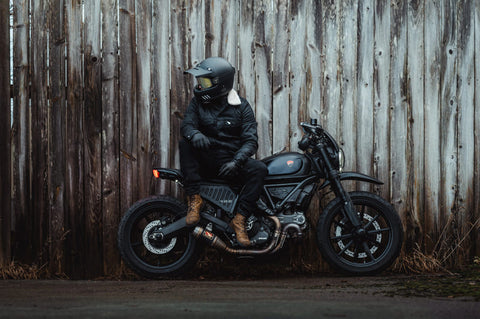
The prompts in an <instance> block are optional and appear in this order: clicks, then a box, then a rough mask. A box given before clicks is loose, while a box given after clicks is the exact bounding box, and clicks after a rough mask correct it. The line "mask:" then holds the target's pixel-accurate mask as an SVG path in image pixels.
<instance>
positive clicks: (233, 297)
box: [0, 275, 480, 319]
mask: <svg viewBox="0 0 480 319" xmlns="http://www.w3.org/2000/svg"><path fill="white" fill-rule="evenodd" d="M415 280H417V281H418V278H412V277H408V276H398V275H397V276H383V277H332V276H324V277H322V276H318V277H298V278H288V279H268V280H238V281H212V280H160V281H72V280H68V281H67V280H36V281H30V280H4V281H0V318H132V317H139V318H140V317H142V318H145V317H146V318H154V317H155V318H369V319H371V318H449V319H452V318H479V317H480V315H479V314H480V301H478V298H476V297H474V296H472V295H471V294H470V295H469V296H455V295H451V296H443V294H441V293H435V292H433V293H431V291H430V293H421V292H422V290H418V289H416V288H414V286H409V283H412V282H417V281H415ZM428 280H429V281H433V282H435V281H441V280H442V278H440V277H439V278H438V279H437V278H428ZM420 281H421V280H420ZM466 284H467V286H468V285H471V286H474V287H472V288H473V289H477V288H478V287H475V286H476V285H477V284H478V283H477V282H473V284H472V283H471V282H470V283H468V282H467V283H466ZM474 291H475V290H474ZM418 292H420V293H418ZM467 295H468V294H467ZM476 299H477V300H476Z"/></svg>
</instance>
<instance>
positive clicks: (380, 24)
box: [373, 0, 391, 200]
mask: <svg viewBox="0 0 480 319" xmlns="http://www.w3.org/2000/svg"><path fill="white" fill-rule="evenodd" d="M390 24H391V23H390V4H389V3H388V2H387V1H382V0H377V1H376V2H375V30H374V32H375V35H374V39H375V40H374V41H375V56H374V73H373V85H374V101H375V108H374V114H373V122H374V153H373V154H374V160H373V162H374V166H373V171H374V174H375V175H376V176H377V177H378V179H380V180H381V181H383V182H384V183H385V184H384V185H383V186H375V190H376V192H377V193H378V194H380V195H381V196H382V197H384V198H386V199H387V200H390V199H391V196H390V155H389V153H390V143H389V140H390V115H389V110H390V106H389V79H390Z"/></svg>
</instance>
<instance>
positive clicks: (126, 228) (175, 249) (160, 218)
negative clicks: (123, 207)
mask: <svg viewBox="0 0 480 319" xmlns="http://www.w3.org/2000/svg"><path fill="white" fill-rule="evenodd" d="M185 212H186V207H185V205H184V204H183V203H181V202H179V201H178V200H176V199H174V198H172V197H168V196H159V197H152V198H146V199H142V200H140V201H138V202H136V203H135V204H133V205H132V207H130V208H129V210H128V211H127V213H126V214H125V215H124V216H123V218H122V220H121V222H120V226H119V230H118V248H119V250H120V254H121V256H122V259H123V260H124V261H125V263H126V264H127V265H128V266H129V267H130V268H131V269H132V270H133V271H135V272H136V273H138V274H139V275H141V276H144V277H149V278H158V277H161V276H164V275H170V276H173V275H180V274H183V273H185V272H186V271H188V270H189V269H190V268H191V267H192V266H194V265H195V263H196V262H197V260H198V256H199V248H198V247H197V242H196V240H195V239H194V237H193V235H192V234H191V233H190V232H189V231H188V230H186V231H185V232H183V233H180V234H179V235H178V236H177V237H174V238H171V239H168V240H164V241H161V240H157V239H155V236H153V234H154V233H155V232H156V231H158V230H160V229H161V228H162V227H165V226H166V225H168V224H170V223H173V222H174V221H176V220H178V219H179V218H181V217H184V216H185Z"/></svg>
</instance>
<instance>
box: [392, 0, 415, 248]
mask: <svg viewBox="0 0 480 319" xmlns="http://www.w3.org/2000/svg"><path fill="white" fill-rule="evenodd" d="M397 4H398V5H397V6H391V8H390V10H391V19H392V20H391V21H392V24H391V29H390V34H391V38H390V56H391V58H390V72H391V76H390V115H391V126H390V130H391V133H390V146H391V148H390V160H391V185H390V186H391V194H392V203H393V205H394V207H395V208H396V210H397V212H398V213H399V215H400V217H401V218H402V221H403V224H404V228H405V233H406V241H407V243H409V242H408V240H409V235H410V230H411V229H409V227H410V226H411V225H410V224H409V223H408V222H407V220H408V219H409V216H410V214H411V206H410V204H411V203H410V202H408V198H407V194H408V188H409V185H408V182H409V180H408V178H407V176H408V170H409V165H410V163H411V152H410V148H409V146H410V145H411V142H410V139H412V138H413V136H411V133H410V134H409V132H408V126H409V117H410V116H411V115H410V113H411V112H410V110H409V105H408V104H407V103H406V102H407V90H406V89H407V83H408V78H407V76H408V75H407V74H406V72H405V71H406V69H407V68H406V55H407V24H406V22H407V16H406V13H407V11H406V8H407V6H406V4H405V3H403V2H400V3H397ZM393 75H394V76H393Z"/></svg>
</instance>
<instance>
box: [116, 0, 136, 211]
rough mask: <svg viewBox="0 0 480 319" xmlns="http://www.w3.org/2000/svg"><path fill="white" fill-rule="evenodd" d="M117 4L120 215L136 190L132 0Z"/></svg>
mask: <svg viewBox="0 0 480 319" xmlns="http://www.w3.org/2000/svg"><path fill="white" fill-rule="evenodd" d="M118 6H119V17H118V23H119V42H120V43H119V48H120V54H119V61H118V66H119V74H120V75H121V76H120V78H119V84H118V85H119V105H120V116H119V121H120V172H121V175H120V185H122V187H121V189H120V212H121V213H120V214H121V215H123V214H124V213H125V212H126V210H127V209H128V207H130V205H132V204H133V202H134V201H135V200H137V199H138V193H137V176H138V170H137V138H136V136H137V98H136V97H137V95H136V92H137V81H136V79H137V78H136V65H137V58H136V45H135V33H136V31H135V1H134V0H120V1H119V3H118Z"/></svg>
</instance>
